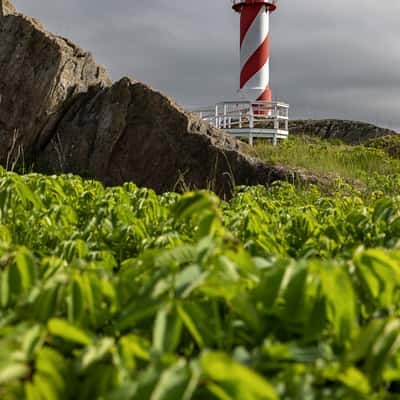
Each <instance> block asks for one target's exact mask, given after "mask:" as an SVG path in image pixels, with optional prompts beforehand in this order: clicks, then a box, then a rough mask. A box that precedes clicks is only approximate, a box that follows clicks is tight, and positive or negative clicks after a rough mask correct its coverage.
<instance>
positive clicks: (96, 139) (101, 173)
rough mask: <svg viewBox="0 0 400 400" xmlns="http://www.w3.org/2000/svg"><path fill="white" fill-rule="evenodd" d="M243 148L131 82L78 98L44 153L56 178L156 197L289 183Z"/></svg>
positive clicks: (41, 162)
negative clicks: (185, 190)
mask: <svg viewBox="0 0 400 400" xmlns="http://www.w3.org/2000/svg"><path fill="white" fill-rule="evenodd" d="M241 146H243V144H242V143H241V142H239V141H237V140H236V139H234V138H232V137H231V136H228V135H225V134H223V133H222V132H221V131H219V130H216V129H214V128H212V127H211V126H209V125H207V124H205V123H204V122H203V121H201V120H200V119H199V118H198V117H196V116H194V115H192V114H190V113H187V112H185V111H184V110H183V109H181V108H180V107H179V106H178V105H177V104H175V103H174V102H173V101H172V100H171V99H169V98H168V97H166V96H164V95H162V94H161V93H158V92H155V91H154V90H152V89H150V88H149V87H147V86H146V85H144V84H142V83H140V82H137V81H133V80H131V79H128V78H124V79H122V80H120V81H119V82H117V83H115V84H114V85H113V86H112V87H109V88H104V89H94V90H91V91H89V92H88V93H86V94H83V95H80V96H78V98H77V100H76V101H75V103H74V104H73V106H72V107H71V108H70V109H69V111H68V112H67V113H66V114H65V115H64V116H63V118H62V120H61V121H60V123H59V124H58V125H57V133H56V135H55V136H54V137H53V138H52V140H51V141H50V143H49V144H48V145H47V146H46V147H45V148H44V149H42V151H41V152H40V153H39V154H40V155H39V158H38V160H37V161H38V165H41V167H42V168H43V169H45V170H50V171H51V172H60V171H68V172H73V173H76V174H82V173H84V174H85V175H87V176H90V177H95V178H96V179H99V180H101V181H103V182H104V183H106V184H107V185H115V184H121V183H123V182H126V181H133V182H135V183H136V184H138V185H139V186H146V187H151V188H153V189H155V190H156V191H157V192H164V191H170V190H173V189H179V185H180V184H182V185H183V186H189V187H194V188H207V187H210V188H213V189H215V190H216V191H217V192H219V193H220V194H225V193H229V191H230V190H231V188H232V184H233V182H232V180H234V181H235V183H236V184H249V185H250V184H257V183H268V182H271V181H274V180H277V179H287V178H288V176H289V175H288V172H287V171H285V170H284V169H282V168H278V167H271V166H267V165H265V164H263V163H261V162H256V161H255V160H252V159H251V158H248V157H246V156H245V155H244V154H242V153H241V152H240V150H241Z"/></svg>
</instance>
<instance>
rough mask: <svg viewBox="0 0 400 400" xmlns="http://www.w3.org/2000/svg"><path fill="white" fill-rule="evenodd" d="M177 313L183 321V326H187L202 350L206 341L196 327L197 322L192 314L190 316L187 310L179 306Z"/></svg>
mask: <svg viewBox="0 0 400 400" xmlns="http://www.w3.org/2000/svg"><path fill="white" fill-rule="evenodd" d="M176 309H177V311H178V314H179V316H180V318H181V319H182V322H183V324H184V325H185V327H186V329H187V330H188V331H189V332H190V334H191V335H192V337H193V339H194V340H195V341H196V343H197V345H198V346H199V347H200V348H202V347H204V339H203V337H202V335H201V333H200V332H199V330H198V329H197V327H196V324H195V322H194V321H193V319H192V317H191V316H190V314H188V313H187V312H186V311H185V309H184V308H183V307H182V306H181V305H177V308H176Z"/></svg>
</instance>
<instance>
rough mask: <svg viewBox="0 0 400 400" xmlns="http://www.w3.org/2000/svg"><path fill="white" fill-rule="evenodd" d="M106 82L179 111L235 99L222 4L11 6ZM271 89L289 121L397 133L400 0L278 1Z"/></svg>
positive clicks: (230, 26)
mask: <svg viewBox="0 0 400 400" xmlns="http://www.w3.org/2000/svg"><path fill="white" fill-rule="evenodd" d="M14 4H15V5H16V7H17V8H18V9H19V11H21V12H23V13H25V14H29V15H32V16H34V17H37V18H39V19H40V20H41V21H42V22H43V23H44V24H45V25H46V27H47V28H48V29H49V30H51V31H53V32H55V33H58V34H61V35H63V36H66V37H69V38H70V39H72V40H73V41H75V42H77V43H78V44H79V45H80V46H81V47H83V48H84V49H86V50H90V51H92V53H93V54H94V56H95V57H96V59H97V61H98V62H99V63H101V64H103V65H104V66H105V67H107V69H108V70H109V72H110V74H111V76H112V78H113V79H114V80H117V79H119V78H120V77H122V76H124V75H128V76H131V77H133V78H136V79H140V80H142V81H144V82H146V83H148V84H150V85H151V86H153V87H155V88H157V89H159V90H161V91H163V92H165V93H167V94H169V95H170V96H172V97H174V98H175V99H176V100H177V101H178V102H180V103H181V104H184V105H187V106H206V105H213V104H214V103H215V102H217V101H221V100H231V99H235V98H236V97H237V88H238V82H239V78H238V76H239V50H238V46H239V45H238V40H239V17H238V15H237V14H235V13H234V12H233V11H232V10H231V8H230V0H201V1H200V0H197V1H196V0H14ZM271 86H272V90H273V95H274V97H275V98H279V99H280V100H284V101H287V102H288V103H290V105H291V107H292V116H295V117H302V118H308V117H314V118H320V117H322V118H331V117H332V118H345V119H357V120H365V121H370V122H372V123H377V124H380V125H385V126H389V127H392V128H395V129H397V130H400V1H399V0H384V1H381V0H335V1H326V0H325V1H321V0H305V1H299V0H280V2H279V9H278V11H277V12H276V13H274V14H273V15H272V17H271Z"/></svg>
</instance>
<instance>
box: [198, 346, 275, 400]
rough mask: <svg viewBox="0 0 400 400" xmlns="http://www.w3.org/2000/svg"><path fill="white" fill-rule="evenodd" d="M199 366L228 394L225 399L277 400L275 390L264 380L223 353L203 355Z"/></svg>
mask: <svg viewBox="0 0 400 400" xmlns="http://www.w3.org/2000/svg"><path fill="white" fill-rule="evenodd" d="M200 364H201V367H202V369H203V373H204V374H205V375H206V376H207V377H208V378H209V379H211V380H212V381H214V382H215V383H216V384H218V386H220V387H221V388H222V389H223V391H224V392H226V394H229V396H230V397H227V398H230V399H235V400H236V399H237V400H278V395H277V394H276V392H275V390H274V389H273V387H272V386H271V385H270V384H269V383H267V382H266V381H265V380H264V378H262V377H261V376H259V375H258V374H257V373H255V372H254V371H252V370H251V369H249V368H247V367H245V366H244V365H241V364H238V363H236V362H234V361H233V360H232V359H230V358H229V357H228V356H227V355H225V354H223V353H211V352H207V353H204V354H203V355H202V356H201V359H200ZM221 398H223V397H221Z"/></svg>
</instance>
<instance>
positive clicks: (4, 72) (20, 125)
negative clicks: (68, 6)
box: [0, 0, 111, 164]
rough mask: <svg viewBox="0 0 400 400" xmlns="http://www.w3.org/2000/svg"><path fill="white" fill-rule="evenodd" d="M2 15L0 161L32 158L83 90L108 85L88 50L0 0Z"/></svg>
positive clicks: (105, 75)
mask: <svg viewBox="0 0 400 400" xmlns="http://www.w3.org/2000/svg"><path fill="white" fill-rule="evenodd" d="M1 8H2V10H3V16H2V17H1V19H0V149H2V151H0V163H2V164H5V163H6V162H7V157H8V161H10V157H12V158H17V157H21V156H22V153H23V154H24V156H25V158H28V159H30V158H32V157H31V156H33V154H32V153H33V150H34V148H35V146H36V145H37V144H38V143H40V145H41V146H42V145H43V143H45V142H46V141H47V140H49V138H50V137H51V136H52V135H53V132H54V130H55V129H56V126H57V124H58V122H59V121H60V119H62V116H63V113H64V112H65V110H66V109H68V107H69V105H70V104H71V103H72V102H73V101H74V100H75V98H76V96H77V95H78V94H79V93H85V92H87V91H88V89H89V88H90V87H93V86H94V87H101V86H105V85H110V84H111V80H110V78H109V77H108V74H107V72H106V71H105V70H104V68H102V67H100V66H98V65H97V64H96V63H95V61H94V60H93V57H92V56H91V54H90V53H87V52H85V51H83V50H82V49H80V48H79V47H77V46H75V45H74V44H73V43H71V42H70V41H69V40H67V39H63V38H61V37H58V36H55V35H52V34H51V33H49V32H47V31H46V30H45V29H44V28H43V26H42V25H41V24H40V23H39V22H38V21H36V20H35V19H33V18H28V17H25V16H23V15H20V14H16V12H15V9H14V8H13V6H12V4H11V3H10V2H9V1H8V0H6V1H4V0H2V7H1Z"/></svg>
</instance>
